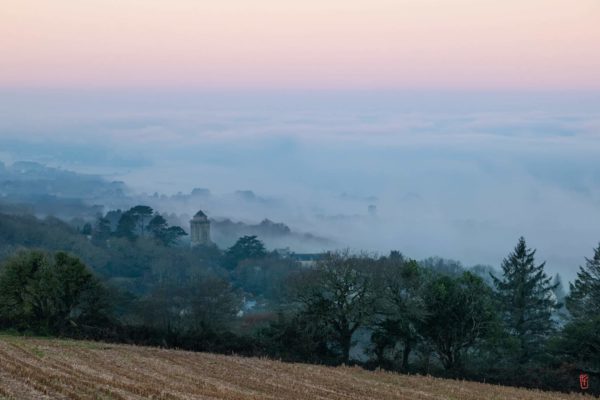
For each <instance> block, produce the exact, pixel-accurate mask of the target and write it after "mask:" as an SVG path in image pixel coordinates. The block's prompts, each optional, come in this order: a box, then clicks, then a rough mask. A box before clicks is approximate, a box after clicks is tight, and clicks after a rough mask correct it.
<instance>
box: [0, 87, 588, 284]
mask: <svg viewBox="0 0 600 400" xmlns="http://www.w3.org/2000/svg"><path fill="white" fill-rule="evenodd" d="M0 104H2V105H1V106H0V116H1V117H2V118H0V160H2V161H4V162H5V163H9V164H10V163H11V162H14V161H17V160H32V161H38V162H42V163H44V164H47V165H51V166H59V167H61V168H65V169H71V170H75V171H78V172H93V173H100V174H103V175H104V176H106V177H107V178H108V179H110V180H122V181H124V182H125V183H126V184H127V185H129V186H130V187H132V188H134V189H135V190H136V191H138V192H139V193H142V192H146V193H148V194H152V193H154V192H158V193H164V194H175V193H177V192H183V193H190V192H191V191H192V189H194V188H207V189H209V190H210V192H211V193H212V194H213V195H212V196H208V197H207V198H206V200H205V201H203V202H201V204H197V205H196V204H193V205H187V206H186V208H187V209H182V210H161V211H174V212H177V213H191V212H193V211H194V210H193V209H195V208H202V209H204V210H205V211H206V212H207V214H209V216H211V217H229V218H231V219H233V220H241V221H245V222H252V223H256V222H260V221H261V220H262V219H264V218H269V219H271V220H274V221H277V222H284V223H286V224H287V225H289V226H290V227H291V228H292V229H293V230H295V231H299V232H310V233H313V234H315V235H319V236H323V237H326V238H329V239H332V240H334V241H335V243H336V246H337V247H351V248H354V249H364V250H368V251H377V252H387V251H389V250H390V249H398V250H400V251H402V252H403V253H405V254H406V255H409V256H411V257H415V258H424V257H427V256H434V255H438V256H442V257H446V258H453V259H457V260H460V261H462V262H463V263H464V264H466V265H472V264H478V263H482V264H490V265H494V266H498V265H499V263H500V261H501V259H502V257H503V256H505V255H506V254H507V253H508V252H509V251H510V250H511V249H512V247H513V246H514V245H515V243H516V241H517V238H518V237H519V236H520V235H524V236H525V237H526V238H527V239H528V243H529V245H530V246H532V247H535V248H537V249H538V259H539V261H543V260H547V261H548V264H547V266H548V270H549V271H550V272H552V273H554V272H560V273H561V274H563V275H564V276H565V278H567V279H572V277H573V275H574V272H575V270H576V268H577V266H578V265H580V264H581V263H582V262H583V261H584V259H583V257H584V256H588V257H589V256H591V255H592V249H593V247H595V246H596V245H597V244H598V242H599V241H600V159H599V156H600V95H595V94H589V93H588V94H582V93H579V94H577V93H571V94H561V93H538V94H522V93H521V94H519V93H490V94H473V93H471V94H469V93H417V92H415V93H403V94H397V93H396V94H394V93H374V92H364V93H360V92H349V93H284V92H280V93H268V94H264V93H254V94H253V93H250V92H247V93H244V94H231V93H229V94H224V93H212V94H211V93H204V94H193V93H190V92H180V93H174V92H170V93H159V92H147V93H140V92H138V93H128V94H123V93H109V92H105V93H84V92H43V93H42V92H30V93H24V92H22V93H2V94H0ZM238 190H249V191H252V193H249V192H241V193H237V194H233V193H234V192H236V191H238ZM301 250H302V251H307V250H319V249H316V248H315V249H306V248H304V249H301Z"/></svg>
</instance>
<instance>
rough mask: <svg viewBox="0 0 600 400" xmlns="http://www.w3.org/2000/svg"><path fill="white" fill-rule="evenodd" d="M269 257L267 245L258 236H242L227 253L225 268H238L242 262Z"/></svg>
mask: <svg viewBox="0 0 600 400" xmlns="http://www.w3.org/2000/svg"><path fill="white" fill-rule="evenodd" d="M266 255H267V250H266V249H265V245H264V244H263V242H261V241H260V240H259V239H258V238H257V237H256V236H242V237H241V238H239V239H238V240H237V242H235V244H234V245H233V246H231V247H230V248H229V249H227V252H226V253H225V266H226V267H227V268H229V269H234V268H235V267H237V265H238V263H239V262H240V261H242V260H248V259H259V258H264V257H265V256H266Z"/></svg>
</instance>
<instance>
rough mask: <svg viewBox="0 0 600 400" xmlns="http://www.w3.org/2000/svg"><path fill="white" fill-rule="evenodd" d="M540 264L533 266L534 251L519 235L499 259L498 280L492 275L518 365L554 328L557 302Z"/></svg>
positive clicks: (531, 355) (534, 353) (523, 362)
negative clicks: (513, 342)
mask: <svg viewBox="0 0 600 400" xmlns="http://www.w3.org/2000/svg"><path fill="white" fill-rule="evenodd" d="M544 265H545V263H542V264H540V265H535V250H531V249H528V248H527V244H526V243H525V239H524V238H523V237H521V238H519V242H518V243H517V246H516V247H515V249H514V251H513V252H512V253H510V254H509V255H508V257H507V258H505V259H504V261H503V262H502V274H503V276H502V279H499V278H497V277H493V280H494V285H495V286H496V292H497V296H498V300H499V303H500V306H501V307H502V318H503V321H504V326H505V328H506V331H507V333H508V335H509V336H510V338H512V339H513V340H515V341H516V347H517V362H519V363H520V364H525V363H527V362H529V361H530V360H531V359H532V358H533V357H535V356H536V355H537V354H538V353H539V351H540V349H541V348H542V346H543V344H544V342H545V341H546V339H547V338H548V337H549V336H550V334H551V333H552V332H553V328H554V321H553V320H552V318H551V317H552V312H553V311H554V310H555V309H556V308H557V306H558V305H557V303H556V300H555V296H554V293H553V289H554V288H555V287H554V286H553V285H551V283H550V282H551V280H552V278H550V277H548V276H546V273H545V272H544Z"/></svg>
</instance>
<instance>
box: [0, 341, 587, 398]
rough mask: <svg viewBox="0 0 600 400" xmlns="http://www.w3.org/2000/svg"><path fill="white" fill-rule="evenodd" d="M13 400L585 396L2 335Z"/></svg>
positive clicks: (2, 383)
mask: <svg viewBox="0 0 600 400" xmlns="http://www.w3.org/2000/svg"><path fill="white" fill-rule="evenodd" d="M0 398H6V399H75V398H76V399H98V398H102V399H149V398H154V399H173V400H176V399H238V400H245V399H272V400H287V399H289V400H306V399H336V400H337V399H340V400H341V399H373V400H375V399H377V400H391V399H402V400H408V399H437V400H445V399H461V400H475V399H499V400H501V399H505V400H521V399H523V400H525V399H540V400H554V399H556V400H558V399H566V400H568V399H581V396H580V395H578V394H577V395H576V394H573V395H566V394H559V393H551V392H539V391H533V390H525V389H517V388H509V387H503V386H494V385H488V384H481V383H473V382H464V381H455V380H445V379H437V378H432V377H421V376H415V375H412V376H410V375H400V374H396V373H390V372H370V371H366V370H363V369H361V368H358V367H338V368H333V367H323V366H315V365H303V364H288V363H283V362H279V361H269V360H266V359H256V358H241V357H233V356H222V355H214V354H207V353H192V352H185V351H177V350H164V349H158V348H149V347H135V346H124V345H114V344H105V343H98V342H84V341H72V340H49V339H34V338H22V337H11V336H0Z"/></svg>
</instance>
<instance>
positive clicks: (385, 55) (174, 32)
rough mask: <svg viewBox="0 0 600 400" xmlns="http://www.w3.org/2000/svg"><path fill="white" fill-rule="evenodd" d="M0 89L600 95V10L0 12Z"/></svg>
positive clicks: (453, 4)
mask: <svg viewBox="0 0 600 400" xmlns="http://www.w3.org/2000/svg"><path fill="white" fill-rule="evenodd" d="M0 87H13V88H15V87H16V88H19V87H75V88H82V87H85V88H87V87H92V88H103V87H110V88H123V87H161V88H164V87H175V88H179V87H192V88H199V89H202V88H208V89H216V88H227V89H236V88H242V89H243V88H266V89H277V88H298V89H378V88H385V89H465V90H471V89H511V90H512V89H517V90H518V89H561V90H563V89H565V90H582V89H583V90H587V89H591V90H598V89H600V1H599V0H85V1H84V0H51V1H50V0H3V1H2V2H0Z"/></svg>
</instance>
